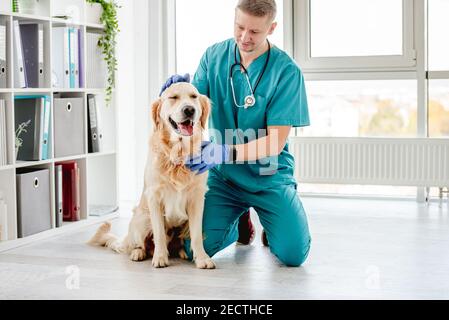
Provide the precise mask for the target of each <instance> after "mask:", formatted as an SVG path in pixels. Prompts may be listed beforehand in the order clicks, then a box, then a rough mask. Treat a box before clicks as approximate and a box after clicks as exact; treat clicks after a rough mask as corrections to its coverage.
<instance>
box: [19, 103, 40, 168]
mask: <svg viewBox="0 0 449 320" xmlns="http://www.w3.org/2000/svg"><path fill="white" fill-rule="evenodd" d="M14 104H15V106H14V118H15V123H14V128H15V130H17V128H18V127H19V125H20V124H22V123H27V122H29V124H28V126H27V127H26V128H25V129H26V132H25V131H24V132H22V133H21V135H20V138H21V139H22V146H21V147H20V148H19V151H18V154H17V160H22V161H38V160H40V154H39V153H40V152H39V146H40V141H41V139H40V124H41V107H42V106H41V99H40V98H33V97H29V98H28V97H25V96H20V97H16V99H15V102H14Z"/></svg>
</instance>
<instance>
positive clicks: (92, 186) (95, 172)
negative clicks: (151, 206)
mask: <svg viewBox="0 0 449 320" xmlns="http://www.w3.org/2000/svg"><path fill="white" fill-rule="evenodd" d="M11 3H12V1H9V0H8V1H0V20H1V21H5V22H6V26H7V30H6V31H7V37H6V38H7V39H6V41H7V46H6V50H7V88H0V99H4V100H5V101H6V117H7V121H6V130H7V158H8V163H7V165H5V166H0V193H2V194H3V198H4V199H5V201H6V205H7V208H8V209H7V210H8V214H7V221H8V240H7V241H1V242H0V252H1V251H4V250H8V249H11V248H13V247H17V246H20V245H23V244H26V243H28V242H30V241H35V240H36V239H39V238H43V237H47V236H51V235H55V234H60V233H61V232H65V231H69V230H73V229H74V228H77V227H81V226H84V225H88V224H93V223H97V222H98V221H101V220H106V219H110V218H112V217H115V216H117V215H118V213H117V212H112V213H110V214H107V215H104V216H101V217H92V216H91V215H90V213H91V208H93V207H96V206H110V207H116V208H118V182H117V179H118V173H117V168H118V166H117V160H118V158H117V150H116V141H117V139H116V128H117V112H116V106H115V103H114V99H113V101H112V103H111V104H110V105H109V106H106V104H105V103H101V104H100V107H101V109H100V110H99V112H100V114H101V116H102V124H103V125H102V128H103V136H104V143H103V145H104V151H103V152H101V153H88V131H87V128H88V120H87V111H88V108H87V95H88V94H95V95H97V96H99V97H100V98H103V101H104V95H105V89H104V88H79V89H78V88H77V89H66V88H52V82H51V75H52V61H53V58H52V50H51V48H52V28H54V27H58V26H70V27H77V28H79V29H80V32H81V38H82V41H84V43H85V41H86V40H85V39H86V33H87V32H97V33H98V32H102V31H103V26H102V25H101V24H100V22H99V21H86V19H85V17H88V16H92V15H91V14H86V13H90V12H88V10H90V5H88V4H86V3H85V0H40V1H39V5H38V8H37V10H36V14H35V15H34V14H25V13H15V12H12V4H11ZM64 15H65V16H70V17H72V18H71V19H68V20H65V19H62V18H55V16H64ZM14 20H20V21H29V22H38V23H42V24H43V26H44V63H45V68H44V76H45V81H44V82H45V87H43V88H25V89H17V88H14V79H13V74H14V72H13V70H14V69H13V64H14V59H13V46H12V43H13V21H14ZM82 59H83V62H82V63H83V65H84V66H86V59H87V55H86V46H84V53H82ZM84 71H86V70H85V68H84ZM80 77H83V80H84V81H83V83H84V85H85V86H86V85H87V83H86V74H85V72H84V73H83V74H80ZM29 94H45V95H48V96H50V97H51V106H52V107H51V110H52V112H51V130H50V151H49V152H50V153H49V155H51V156H50V159H49V160H44V161H27V162H22V161H16V159H15V146H14V143H15V127H14V108H15V106H14V98H15V97H16V96H20V95H29ZM55 94H61V95H62V96H63V97H76V98H83V99H84V127H83V128H80V130H83V134H84V153H82V154H78V155H74V156H69V157H64V158H55V157H54V147H53V142H54V131H53V128H54V118H53V115H54V112H53V111H54V105H53V97H54V95H55ZM65 161H76V163H77V165H78V167H79V168H80V194H81V220H80V221H77V222H64V224H63V226H62V227H59V228H56V222H55V216H56V214H55V210H56V209H55V182H54V175H55V164H56V163H59V162H65ZM20 168H34V169H43V168H45V169H49V171H50V178H51V179H50V189H51V190H50V195H51V212H49V214H50V215H51V221H52V229H50V230H47V231H44V232H41V233H39V234H35V235H32V236H28V237H25V238H20V239H18V237H17V190H16V171H17V169H20Z"/></svg>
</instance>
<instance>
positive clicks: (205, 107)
mask: <svg viewBox="0 0 449 320" xmlns="http://www.w3.org/2000/svg"><path fill="white" fill-rule="evenodd" d="M200 103H201V109H202V112H201V118H200V122H201V127H202V128H203V129H206V125H207V119H209V113H210V107H211V105H210V100H209V98H208V97H206V96H205V95H200Z"/></svg>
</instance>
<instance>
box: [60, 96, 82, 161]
mask: <svg viewBox="0 0 449 320" xmlns="http://www.w3.org/2000/svg"><path fill="white" fill-rule="evenodd" d="M53 103H54V142H55V143H54V147H55V157H57V158H59V157H66V156H71V155H79V154H84V112H83V110H84V100H83V98H57V97H55V98H54V99H53Z"/></svg>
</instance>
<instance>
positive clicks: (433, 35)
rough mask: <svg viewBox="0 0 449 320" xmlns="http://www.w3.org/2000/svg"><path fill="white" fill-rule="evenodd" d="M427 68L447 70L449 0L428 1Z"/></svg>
mask: <svg viewBox="0 0 449 320" xmlns="http://www.w3.org/2000/svg"><path fill="white" fill-rule="evenodd" d="M428 15H429V21H428V25H429V70H431V71H438V70H449V46H448V45H447V30H449V20H448V19H447V16H448V15H449V1H447V0H430V1H429V9H428Z"/></svg>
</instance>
